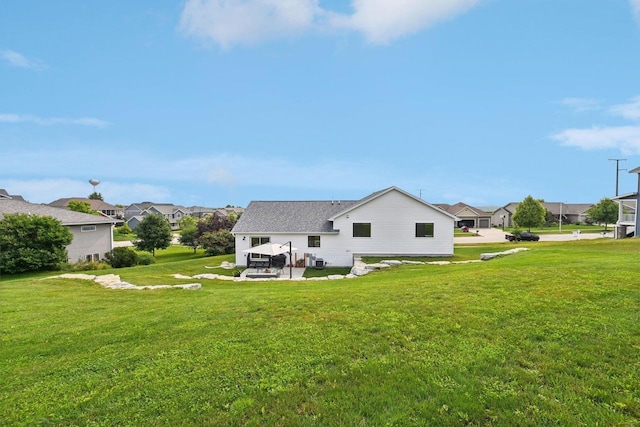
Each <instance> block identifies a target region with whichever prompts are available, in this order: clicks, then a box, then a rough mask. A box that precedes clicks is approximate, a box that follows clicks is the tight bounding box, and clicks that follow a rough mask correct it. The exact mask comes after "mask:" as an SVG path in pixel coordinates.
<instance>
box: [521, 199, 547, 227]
mask: <svg viewBox="0 0 640 427" xmlns="http://www.w3.org/2000/svg"><path fill="white" fill-rule="evenodd" d="M545 218H546V209H545V208H544V206H542V203H540V202H539V201H538V200H536V199H534V198H533V197H531V196H527V197H525V198H524V200H523V201H522V202H521V203H520V204H519V205H518V206H517V207H516V211H515V213H514V214H513V222H514V223H515V224H516V225H517V226H518V227H527V230H529V231H531V227H540V226H542V225H544V221H545Z"/></svg>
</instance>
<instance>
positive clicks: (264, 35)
mask: <svg viewBox="0 0 640 427" xmlns="http://www.w3.org/2000/svg"><path fill="white" fill-rule="evenodd" d="M320 15H322V10H321V9H320V7H319V6H318V1H317V0H188V1H187V3H186V4H185V7H184V10H183V11H182V17H181V19H180V28H181V29H182V30H183V31H184V32H186V33H187V34H190V35H194V36H197V37H201V38H207V39H211V40H213V41H214V42H216V43H218V44H219V45H220V46H222V47H223V48H228V47H230V46H232V45H235V44H252V43H256V42H260V41H263V40H265V39H272V38H276V37H282V36H288V35H293V34H299V33H302V32H305V31H307V30H308V29H309V28H311V27H312V26H313V25H314V20H315V19H316V18H317V17H318V16H320Z"/></svg>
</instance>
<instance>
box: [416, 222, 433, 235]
mask: <svg viewBox="0 0 640 427" xmlns="http://www.w3.org/2000/svg"><path fill="white" fill-rule="evenodd" d="M416 237H433V223H432V222H418V223H416Z"/></svg>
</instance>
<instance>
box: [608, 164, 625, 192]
mask: <svg viewBox="0 0 640 427" xmlns="http://www.w3.org/2000/svg"><path fill="white" fill-rule="evenodd" d="M609 161H610V162H616V197H618V178H619V177H620V171H626V169H620V162H626V161H627V159H609Z"/></svg>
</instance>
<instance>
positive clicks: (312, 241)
mask: <svg viewBox="0 0 640 427" xmlns="http://www.w3.org/2000/svg"><path fill="white" fill-rule="evenodd" d="M307 239H308V243H307V246H308V247H310V248H319V247H320V236H308V237H307Z"/></svg>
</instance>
